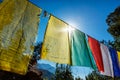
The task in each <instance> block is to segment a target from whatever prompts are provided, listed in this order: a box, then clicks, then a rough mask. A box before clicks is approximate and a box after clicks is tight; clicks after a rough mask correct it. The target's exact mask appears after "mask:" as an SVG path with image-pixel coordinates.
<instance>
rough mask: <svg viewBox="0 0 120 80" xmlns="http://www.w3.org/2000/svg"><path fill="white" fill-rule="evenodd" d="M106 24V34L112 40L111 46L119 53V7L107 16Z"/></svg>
mask: <svg viewBox="0 0 120 80" xmlns="http://www.w3.org/2000/svg"><path fill="white" fill-rule="evenodd" d="M106 23H107V24H108V26H109V28H108V32H109V33H110V34H111V35H112V36H113V38H114V45H113V46H114V47H115V49H116V50H118V51H120V6H119V7H117V8H116V9H115V11H114V12H112V13H110V14H109V15H108V17H107V19H106Z"/></svg>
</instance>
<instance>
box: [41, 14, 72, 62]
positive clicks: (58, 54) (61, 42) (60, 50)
mask: <svg viewBox="0 0 120 80" xmlns="http://www.w3.org/2000/svg"><path fill="white" fill-rule="evenodd" d="M68 28H69V26H68V24H66V23H64V22H63V21H61V20H59V19H58V18H56V17H54V16H52V15H51V16H50V19H49V22H48V26H47V29H46V34H45V37H44V42H43V46H42V55H41V59H46V60H50V61H53V62H57V63H63V64H70V63H71V61H70V50H69V34H68Z"/></svg>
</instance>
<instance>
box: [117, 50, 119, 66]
mask: <svg viewBox="0 0 120 80" xmlns="http://www.w3.org/2000/svg"><path fill="white" fill-rule="evenodd" d="M117 55H118V61H119V66H120V52H119V51H117Z"/></svg>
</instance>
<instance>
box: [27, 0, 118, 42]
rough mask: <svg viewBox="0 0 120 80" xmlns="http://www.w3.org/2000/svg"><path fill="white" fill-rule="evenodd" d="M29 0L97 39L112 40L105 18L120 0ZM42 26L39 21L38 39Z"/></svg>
mask: <svg viewBox="0 0 120 80" xmlns="http://www.w3.org/2000/svg"><path fill="white" fill-rule="evenodd" d="M29 1H31V2H32V3H34V4H36V5H37V6H38V7H40V8H42V9H43V10H46V11H48V12H49V13H51V14H53V15H55V16H56V17H58V18H60V19H62V20H64V21H65V22H67V23H68V24H70V25H72V26H74V27H76V28H77V29H79V30H81V31H82V32H84V33H86V34H88V35H90V36H92V37H93V38H95V39H97V40H103V39H104V40H113V38H112V36H111V35H110V34H109V33H108V32H107V28H108V26H107V24H106V21H105V20H106V18H107V16H108V15H109V14H110V13H111V12H113V11H114V9H115V8H116V7H118V6H119V5H120V0H29ZM41 21H42V20H41ZM44 21H45V19H44ZM44 21H43V22H44ZM46 24H47V23H46ZM43 27H44V29H45V26H43V23H41V31H40V30H39V37H38V40H40V41H42V40H43V36H44V29H43Z"/></svg>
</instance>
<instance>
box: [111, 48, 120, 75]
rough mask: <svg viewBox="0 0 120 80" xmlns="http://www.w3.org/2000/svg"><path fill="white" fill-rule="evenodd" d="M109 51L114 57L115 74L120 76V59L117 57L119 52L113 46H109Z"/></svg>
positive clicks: (112, 57)
mask: <svg viewBox="0 0 120 80" xmlns="http://www.w3.org/2000/svg"><path fill="white" fill-rule="evenodd" d="M109 51H110V55H111V59H112V65H113V72H114V76H115V77H120V68H119V64H118V59H117V52H116V50H115V49H113V48H109Z"/></svg>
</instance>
